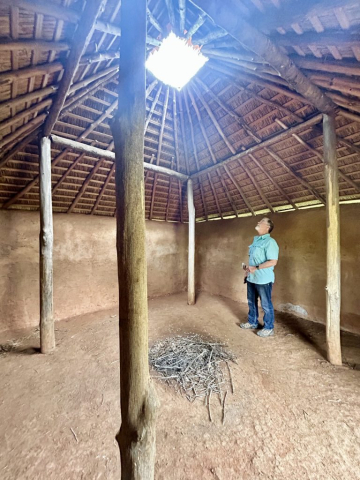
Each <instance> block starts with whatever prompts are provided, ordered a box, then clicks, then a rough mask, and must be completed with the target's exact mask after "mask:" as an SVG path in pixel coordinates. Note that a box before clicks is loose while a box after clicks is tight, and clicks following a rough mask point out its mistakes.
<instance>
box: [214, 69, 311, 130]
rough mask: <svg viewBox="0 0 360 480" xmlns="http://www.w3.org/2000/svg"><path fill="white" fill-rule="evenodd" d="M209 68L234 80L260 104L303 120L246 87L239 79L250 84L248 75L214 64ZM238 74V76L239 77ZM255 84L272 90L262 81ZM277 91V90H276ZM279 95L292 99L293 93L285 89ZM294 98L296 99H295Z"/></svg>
mask: <svg viewBox="0 0 360 480" xmlns="http://www.w3.org/2000/svg"><path fill="white" fill-rule="evenodd" d="M209 68H211V69H212V70H215V71H217V72H220V73H222V74H224V75H225V76H226V77H228V78H231V80H232V83H233V84H234V85H235V86H236V88H238V89H239V90H240V91H242V92H246V94H248V95H249V96H250V97H252V98H255V99H256V100H258V101H259V102H261V103H263V104H265V105H269V106H270V107H273V108H276V109H277V110H279V111H280V112H283V113H285V114H286V115H287V116H291V117H293V118H294V119H295V120H296V121H297V122H301V121H302V120H303V119H302V118H301V117H299V116H298V115H297V114H296V113H294V112H292V111H291V110H289V109H288V108H286V107H284V106H283V105H281V104H280V103H278V102H275V101H274V100H268V99H266V98H264V97H262V96H261V95H259V94H257V93H255V92H254V91H253V90H251V89H250V88H248V87H244V86H243V85H242V84H241V83H240V82H239V81H238V80H237V78H243V79H244V80H245V81H247V82H249V81H250V79H249V76H246V75H241V73H239V74H238V72H236V73H235V72H231V71H229V70H228V69H226V67H223V66H219V65H214V64H210V65H209ZM237 74H238V75H237ZM254 82H255V83H257V84H258V85H260V86H263V87H264V88H269V89H270V90H271V88H272V86H269V85H265V84H264V83H263V82H261V80H258V81H257V82H256V80H254ZM274 91H276V90H274ZM279 93H283V94H285V95H287V96H288V97H290V98H291V97H292V94H291V93H288V92H284V89H283V90H281V92H279ZM293 98H294V97H293Z"/></svg>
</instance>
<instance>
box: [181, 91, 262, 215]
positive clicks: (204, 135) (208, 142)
mask: <svg viewBox="0 0 360 480" xmlns="http://www.w3.org/2000/svg"><path fill="white" fill-rule="evenodd" d="M188 91H189V95H190V99H191V100H192V104H193V107H194V109H195V112H196V114H197V117H198V121H199V125H200V128H201V131H202V134H203V137H204V139H205V142H206V145H207V147H208V150H209V152H210V155H211V158H212V161H213V163H214V164H216V163H217V160H216V157H215V154H214V152H213V149H212V147H211V144H210V141H209V138H208V135H207V133H206V129H205V126H204V125H203V122H202V119H201V115H200V111H199V110H198V107H197V105H196V101H195V99H194V97H193V96H192V95H191V91H190V87H188ZM194 91H195V92H196V94H197V96H198V97H199V98H200V101H201V103H202V105H203V106H204V108H205V105H206V108H205V110H206V111H207V112H208V113H209V111H210V109H209V106H208V104H207V103H206V101H205V99H204V97H203V96H202V95H201V94H200V92H199V90H198V89H195V88H194ZM199 95H201V97H200V96H199ZM211 119H212V120H213V119H214V120H215V121H216V119H215V117H214V115H213V114H212V117H211ZM214 120H213V123H214ZM216 122H217V121H216ZM214 125H215V123H214ZM215 127H216V125H215ZM217 128H219V130H220V131H221V132H222V129H221V127H220V125H219V124H218V123H217ZM224 136H225V135H224ZM230 145H231V144H230ZM230 151H231V152H232V153H235V149H234V148H233V147H232V146H231V150H230ZM224 169H225V171H226V173H227V175H228V176H229V178H230V180H231V181H232V182H233V184H234V185H235V188H236V189H237V191H238V192H239V194H240V196H241V198H242V199H243V201H244V203H245V205H246V206H247V208H248V209H249V210H250V212H251V213H252V215H255V213H254V210H253V208H252V206H251V205H250V203H249V201H248V200H247V198H246V195H245V193H244V191H243V189H242V188H241V186H240V185H239V184H238V182H237V181H236V179H235V178H234V176H233V175H232V174H231V172H230V171H229V170H228V168H227V166H224ZM217 172H218V174H219V177H220V179H221V183H222V185H223V187H224V189H225V192H226V193H227V196H228V199H229V201H230V203H231V205H232V206H233V205H234V204H233V200H232V199H231V196H230V192H228V190H227V187H226V184H225V182H224V181H223V178H222V175H221V171H220V169H219V170H217ZM208 178H209V181H210V174H208ZM234 211H235V213H236V215H237V216H238V211H237V209H236V208H235V210H234Z"/></svg>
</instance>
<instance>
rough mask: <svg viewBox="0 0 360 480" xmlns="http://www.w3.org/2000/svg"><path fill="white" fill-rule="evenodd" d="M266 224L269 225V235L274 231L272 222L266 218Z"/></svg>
mask: <svg viewBox="0 0 360 480" xmlns="http://www.w3.org/2000/svg"><path fill="white" fill-rule="evenodd" d="M267 222H268V225H269V233H271V232H272V231H273V230H274V222H273V221H272V220H270V218H267Z"/></svg>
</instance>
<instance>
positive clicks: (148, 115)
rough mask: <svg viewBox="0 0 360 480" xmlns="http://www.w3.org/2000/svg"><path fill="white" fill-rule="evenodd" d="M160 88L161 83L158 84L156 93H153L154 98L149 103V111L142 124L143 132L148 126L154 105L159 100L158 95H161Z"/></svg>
mask: <svg viewBox="0 0 360 480" xmlns="http://www.w3.org/2000/svg"><path fill="white" fill-rule="evenodd" d="M161 90H162V85H160V86H159V88H158V91H157V92H156V95H155V98H154V100H153V102H152V104H151V107H150V110H149V113H148V114H147V117H146V120H145V126H144V133H145V132H146V130H147V128H148V126H149V122H150V120H151V118H152V115H153V113H154V111H155V108H156V105H157V104H158V101H159V97H160V95H161Z"/></svg>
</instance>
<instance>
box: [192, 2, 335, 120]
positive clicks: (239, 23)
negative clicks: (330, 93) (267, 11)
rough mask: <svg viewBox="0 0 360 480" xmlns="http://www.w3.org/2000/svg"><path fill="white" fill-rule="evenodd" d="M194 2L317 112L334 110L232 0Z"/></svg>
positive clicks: (329, 112)
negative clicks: (258, 57)
mask: <svg viewBox="0 0 360 480" xmlns="http://www.w3.org/2000/svg"><path fill="white" fill-rule="evenodd" d="M196 4H197V5H198V6H199V7H200V8H201V9H202V10H204V11H205V12H206V13H207V14H208V15H209V16H210V17H211V18H212V19H213V20H214V21H215V22H216V24H217V25H219V26H220V27H222V28H224V29H225V30H227V31H228V32H229V33H230V35H232V36H233V37H234V38H236V39H237V40H239V42H240V43H241V44H242V45H243V46H245V47H246V48H248V49H249V50H251V51H252V52H254V53H256V54H257V55H259V56H260V57H262V58H263V59H264V60H265V61H266V62H267V63H268V64H269V65H271V66H272V67H274V68H275V69H276V70H277V71H278V72H279V75H280V76H281V77H282V78H283V79H285V80H286V81H287V82H288V83H289V85H290V86H291V87H292V88H293V89H294V90H296V91H297V92H298V93H300V94H301V95H302V96H303V97H304V98H306V99H307V100H308V101H309V102H310V103H311V104H312V105H314V106H315V107H316V108H317V109H318V110H319V111H320V112H322V113H327V114H333V113H334V111H335V110H336V105H335V103H334V102H333V101H332V100H331V99H330V98H329V97H327V96H326V95H325V94H324V93H323V92H321V90H320V89H319V88H318V87H317V86H316V85H315V84H313V83H312V82H311V81H310V80H309V79H308V78H307V77H305V75H304V74H303V73H302V72H301V71H300V70H299V69H298V68H297V67H296V66H295V64H294V63H293V62H292V61H291V60H290V59H289V57H288V56H287V55H286V54H285V53H283V51H282V50H280V49H279V48H278V47H277V46H276V45H275V44H274V43H272V42H271V40H269V38H268V37H266V36H265V35H264V34H262V33H261V32H260V31H258V30H256V28H254V27H253V26H252V25H251V24H249V23H247V22H246V21H245V20H244V19H243V18H242V16H241V13H240V11H239V10H238V9H237V6H236V5H235V4H233V3H231V5H230V3H229V0H222V2H221V6H219V4H218V3H217V2H216V0H196Z"/></svg>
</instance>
